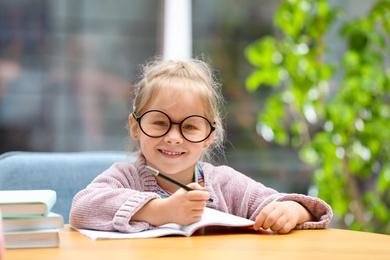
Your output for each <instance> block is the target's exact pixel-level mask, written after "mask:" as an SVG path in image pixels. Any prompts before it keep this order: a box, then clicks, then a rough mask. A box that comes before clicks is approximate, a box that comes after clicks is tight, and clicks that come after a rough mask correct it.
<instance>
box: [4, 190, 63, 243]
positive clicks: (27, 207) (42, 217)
mask: <svg viewBox="0 0 390 260" xmlns="http://www.w3.org/2000/svg"><path fill="white" fill-rule="evenodd" d="M56 200H57V195H56V192H55V191H53V190H12V191H10V190H7V191H0V210H1V213H2V218H3V219H2V222H3V232H4V239H5V248H35V247H58V246H59V243H60V239H59V231H58V229H59V228H61V227H63V226H64V220H63V218H62V216H61V215H59V214H56V213H54V212H51V209H52V207H53V206H54V204H55V203H56Z"/></svg>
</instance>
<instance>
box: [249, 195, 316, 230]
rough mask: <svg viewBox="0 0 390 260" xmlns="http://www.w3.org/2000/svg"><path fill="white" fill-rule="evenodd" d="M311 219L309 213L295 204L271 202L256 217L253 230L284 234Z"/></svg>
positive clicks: (291, 202)
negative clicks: (261, 229) (268, 230)
mask: <svg viewBox="0 0 390 260" xmlns="http://www.w3.org/2000/svg"><path fill="white" fill-rule="evenodd" d="M313 219H314V218H313V216H312V215H311V213H310V212H309V211H308V210H307V209H306V208H305V207H303V206H302V205H301V204H299V203H297V202H294V201H283V202H271V203H270V204H268V205H267V206H265V207H264V208H263V209H262V211H261V212H260V213H259V215H257V217H256V220H255V224H254V225H253V229H255V230H259V229H260V228H263V229H271V230H272V231H276V232H278V233H282V234H285V233H288V232H290V231H291V230H292V229H294V228H295V226H296V225H297V224H301V223H303V222H306V221H310V220H313Z"/></svg>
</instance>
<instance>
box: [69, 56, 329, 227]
mask: <svg viewBox="0 0 390 260" xmlns="http://www.w3.org/2000/svg"><path fill="white" fill-rule="evenodd" d="M142 76H143V77H142V78H141V80H140V81H139V82H138V84H137V91H136V95H135V99H134V101H133V108H134V112H133V113H132V114H130V116H129V123H130V124H129V130H130V135H131V137H132V138H133V140H135V141H136V142H137V143H138V144H139V148H140V152H139V155H138V159H137V160H136V161H134V162H120V163H116V164H114V165H113V166H111V167H110V168H109V169H108V170H106V171H105V172H104V173H102V174H101V175H99V176H98V177H97V178H96V179H95V180H94V181H93V182H92V183H91V184H90V185H88V186H87V187H86V189H84V190H82V191H80V192H79V193H77V194H76V196H75V197H74V199H73V204H72V209H71V212H70V224H71V225H72V226H74V227H76V228H87V229H96V230H105V231H113V230H117V231H121V232H139V231H143V230H147V229H152V228H154V227H155V226H159V225H163V224H167V223H177V224H181V225H188V224H191V223H194V222H197V221H199V220H200V219H201V216H202V213H203V210H204V208H205V207H210V208H214V209H217V210H219V211H223V212H227V213H230V214H234V215H237V216H241V217H244V218H249V219H251V220H254V221H255V224H254V227H253V228H254V229H255V230H259V229H260V228H263V229H271V230H273V231H277V232H279V233H288V232H289V231H290V230H292V229H294V228H296V229H303V228H305V229H308V228H323V227H325V226H326V225H327V224H328V223H329V221H330V220H331V218H332V210H331V208H330V207H329V206H328V205H327V204H326V203H325V202H323V201H322V200H320V199H318V198H313V197H308V196H304V195H298V194H283V193H278V192H276V191H275V190H273V189H270V188H267V187H265V186H264V185H262V184H261V183H258V182H255V181H254V180H252V179H250V178H248V177H246V176H245V175H243V174H241V173H239V172H237V171H235V170H234V169H232V168H230V167H227V166H219V167H216V166H213V165H211V164H209V163H206V162H204V160H206V159H207V158H210V153H211V152H212V151H213V150H218V149H221V147H222V143H223V136H224V130H223V127H222V122H221V121H222V120H221V116H220V114H219V111H218V105H219V103H220V102H221V100H222V98H221V95H220V92H219V90H218V88H219V84H218V83H217V82H216V81H215V80H214V77H213V71H212V70H211V68H210V67H209V66H208V65H207V64H206V63H204V62H202V61H199V60H190V61H185V62H184V61H166V62H163V61H159V60H156V61H154V62H152V63H149V64H148V65H147V66H145V67H144V70H143V75H142ZM146 166H150V167H152V168H154V169H157V170H158V171H160V172H162V173H164V174H166V175H168V176H170V177H172V178H174V179H176V180H178V181H180V182H182V183H184V184H188V186H190V187H191V188H193V189H195V190H194V191H185V190H184V189H179V187H177V186H176V185H175V184H172V183H170V182H168V181H166V180H165V179H162V178H160V177H154V176H153V175H152V174H151V173H149V172H148V171H147V170H145V167H146ZM210 197H211V198H212V199H213V200H214V203H211V202H210V201H208V199H209V198H210ZM162 198H163V199H162Z"/></svg>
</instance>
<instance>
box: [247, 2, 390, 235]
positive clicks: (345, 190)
mask: <svg viewBox="0 0 390 260" xmlns="http://www.w3.org/2000/svg"><path fill="white" fill-rule="evenodd" d="M343 17H344V16H343V13H342V11H341V10H340V9H339V8H335V7H331V6H330V5H329V3H328V1H327V0H285V1H283V2H282V3H281V5H280V6H279V8H278V10H277V12H276V14H275V18H274V25H275V27H276V35H275V36H267V37H265V38H262V39H260V40H259V41H257V42H255V43H253V44H251V45H250V46H248V47H247V49H246V51H245V55H246V57H247V59H248V61H249V62H250V63H251V64H252V65H254V66H255V67H256V69H255V70H254V72H253V73H252V74H251V75H250V76H249V77H248V78H247V81H246V86H247V89H248V90H249V91H255V90H256V89H258V88H259V87H260V86H263V87H264V86H265V87H270V88H272V90H273V94H272V95H271V96H270V97H268V98H267V101H266V103H265V108H264V111H263V112H262V113H260V115H259V118H258V121H259V123H258V127H257V129H258V131H259V134H261V135H262V136H263V137H264V139H265V140H267V141H270V142H276V143H278V144H280V145H291V146H292V147H294V148H295V149H297V150H298V151H299V155H300V158H301V159H302V160H303V161H304V162H305V163H307V164H309V165H312V167H313V179H314V187H315V189H314V190H315V191H317V193H316V192H315V195H318V197H320V198H322V199H324V200H325V201H327V202H328V203H329V204H330V205H331V207H332V208H333V210H334V213H335V220H336V223H337V225H340V226H342V227H347V228H350V229H354V230H364V231H372V232H382V233H390V191H389V190H390V70H389V68H386V61H387V62H388V61H389V59H390V53H389V50H390V49H389V48H388V46H390V42H389V36H390V3H389V2H386V1H383V2H378V3H375V5H374V6H373V7H372V9H371V11H370V12H369V13H368V14H367V15H365V16H364V17H361V18H359V19H354V20H350V21H347V22H345V21H344V25H343V26H342V29H341V31H340V36H341V39H342V40H344V41H345V43H346V50H345V52H344V53H343V55H342V56H341V60H340V61H339V62H334V63H331V62H330V61H328V60H327V57H328V55H329V53H330V52H331V49H330V47H333V46H334V44H333V43H334V41H335V39H334V38H328V37H327V36H328V33H329V31H330V29H331V28H334V27H332V26H335V24H336V22H337V21H341V20H342V19H343ZM332 41H333V42H332ZM386 59H387V60H386Z"/></svg>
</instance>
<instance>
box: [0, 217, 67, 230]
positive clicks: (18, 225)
mask: <svg viewBox="0 0 390 260" xmlns="http://www.w3.org/2000/svg"><path fill="white" fill-rule="evenodd" d="M63 226H64V219H63V217H62V216H61V215H60V214H57V213H54V212H50V213H49V214H48V215H47V216H32V217H20V218H5V219H3V229H4V232H10V231H28V230H37V229H55V228H61V227H63Z"/></svg>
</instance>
